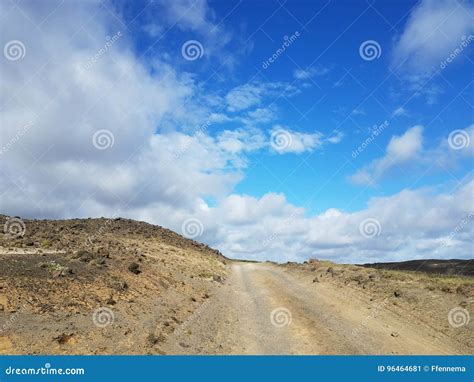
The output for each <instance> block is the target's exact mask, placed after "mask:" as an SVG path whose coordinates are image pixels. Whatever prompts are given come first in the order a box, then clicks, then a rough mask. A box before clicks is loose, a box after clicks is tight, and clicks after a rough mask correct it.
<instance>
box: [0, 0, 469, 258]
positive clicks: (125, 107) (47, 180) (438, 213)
mask: <svg viewBox="0 0 474 382" xmlns="http://www.w3.org/2000/svg"><path fill="white" fill-rule="evenodd" d="M173 3H174V2H173ZM6 4H7V3H5V2H1V3H0V8H1V9H0V10H1V11H2V13H5V12H4V9H3V7H5V6H7V5H6ZM199 4H201V3H197V6H198V7H199ZM19 6H20V7H21V11H19V10H18V9H17V8H16V7H12V8H10V9H9V12H8V18H5V19H4V20H3V21H4V23H3V24H2V27H1V29H2V43H3V44H4V43H5V41H9V40H12V39H17V40H21V41H22V42H23V43H24V44H25V46H26V47H27V53H26V56H25V57H24V59H22V60H20V61H16V62H13V61H8V60H1V61H0V70H1V73H2V82H1V85H0V86H1V90H0V94H1V97H2V98H1V99H0V105H1V109H2V129H1V133H0V134H1V135H0V137H1V152H0V155H1V166H0V195H1V197H0V211H1V212H2V213H6V214H11V215H20V216H23V217H33V218H70V217H97V216H117V215H118V216H124V217H130V218H134V219H139V220H145V221H148V222H151V223H156V224H160V225H163V226H166V227H169V228H172V229H174V230H176V231H177V232H180V231H181V226H182V224H183V222H184V221H185V220H186V219H189V218H196V219H199V220H200V221H201V222H202V224H203V227H204V231H203V234H202V236H200V237H198V238H197V239H198V240H201V241H204V242H206V243H208V244H210V245H212V246H215V247H217V248H219V249H221V250H222V251H223V252H224V253H225V254H226V255H228V256H232V257H246V258H257V259H272V260H279V261H284V260H304V259H306V258H308V257H311V256H315V257H320V258H327V259H332V260H338V261H348V262H360V261H371V260H397V259H406V258H413V257H416V256H418V257H453V252H454V251H455V255H456V257H464V258H467V257H469V256H470V255H471V251H472V244H471V243H470V241H469V238H470V237H472V235H471V234H472V228H471V226H470V225H468V226H466V227H464V228H463V229H464V230H463V231H462V232H457V233H456V235H455V237H454V238H452V240H451V241H450V242H449V243H450V244H449V245H444V244H443V243H444V241H443V238H444V237H446V236H449V235H450V232H452V231H453V230H454V229H455V228H456V225H457V224H458V222H459V221H460V220H461V219H462V218H463V216H464V215H465V214H466V213H468V212H470V209H471V203H470V197H472V193H473V191H474V190H473V187H474V186H473V182H469V183H467V184H465V185H464V186H463V187H461V188H459V189H457V190H454V191H453V192H445V193H442V194H434V193H432V192H430V190H415V191H410V190H406V191H403V192H401V193H399V194H397V195H394V196H391V197H385V198H376V199H372V200H371V201H370V203H369V204H368V206H367V208H365V209H363V210H361V211H358V212H351V213H349V212H344V211H341V210H336V209H330V210H327V211H325V212H324V213H321V214H319V215H316V216H312V217H309V216H308V212H307V211H306V210H305V209H304V208H301V207H298V206H295V205H293V204H291V203H289V202H288V201H287V200H286V197H285V195H283V194H278V193H271V192H270V193H267V194H264V195H262V196H261V197H254V196H250V195H238V194H236V193H235V187H236V185H237V184H238V183H239V182H240V181H241V180H242V178H243V177H244V171H245V168H246V165H247V160H248V158H247V156H246V155H247V154H248V153H249V152H253V151H256V150H261V149H263V148H265V149H268V148H270V147H271V146H270V144H271V143H270V139H269V138H270V137H269V134H268V133H267V134H265V133H264V132H262V131H261V130H260V129H257V128H254V127H252V126H245V127H239V128H236V129H234V130H224V131H221V132H218V133H216V132H215V131H214V130H213V127H214V124H217V123H225V122H229V121H232V120H233V118H234V116H232V117H229V116H228V115H226V114H223V113H222V112H221V111H219V110H216V109H215V105H219V103H220V101H221V100H220V99H219V97H218V96H213V95H207V96H206V97H200V94H201V93H202V92H201V91H200V90H201V89H200V88H199V86H198V84H196V83H195V80H194V79H193V78H192V77H191V76H189V75H186V74H183V73H179V72H178V71H177V69H176V68H174V67H170V66H169V65H167V64H166V63H165V62H162V61H160V60H159V59H155V60H152V62H150V63H146V62H144V61H142V60H140V59H139V58H138V57H136V55H135V53H134V49H133V47H132V44H131V41H130V39H131V37H130V36H128V35H127V31H125V30H121V35H119V38H117V39H114V40H113V44H112V43H111V42H112V39H110V38H108V37H107V36H109V37H110V36H115V35H116V34H117V33H118V32H119V31H120V30H118V29H117V28H120V25H121V24H120V23H117V20H116V19H115V17H114V16H112V15H111V14H110V13H109V12H108V11H107V10H106V9H104V8H103V7H102V6H101V3H100V2H93V1H89V2H82V3H79V2H65V3H62V4H61V8H60V9H58V11H57V12H52V10H53V9H51V7H52V6H53V5H52V4H51V3H49V2H48V3H40V2H31V3H21V4H19ZM91 14H94V15H95V17H94V18H93V19H90V15H91ZM48 15H49V16H48ZM46 16H48V17H49V18H48V22H47V23H44V24H43V25H42V28H41V29H42V30H41V33H39V32H38V30H36V29H34V28H33V27H32V26H31V27H26V26H25V25H27V26H30V25H32V24H30V23H29V22H27V21H26V19H25V18H30V19H31V20H32V21H34V22H36V23H39V22H41V21H42V20H43V19H44V17H46ZM206 17H207V16H206ZM84 20H89V22H88V24H87V28H88V30H87V32H88V33H83V32H84V31H83V29H82V23H83V22H84ZM206 20H209V19H206ZM189 23H190V25H192V27H193V28H200V27H201V25H202V23H201V21H199V20H194V19H191V20H189ZM193 23H194V24H193ZM203 28H204V27H203ZM91 36H92V37H93V38H91ZM256 88H257V89H260V90H256ZM283 89H286V85H285V86H283V85H282V84H276V85H275V84H269V85H262V84H259V83H257V84H252V85H248V86H247V87H245V85H243V86H242V87H240V88H237V90H236V89H234V90H236V91H234V92H233V93H232V92H231V93H229V94H231V95H230V96H229V95H228V97H226V99H227V102H228V103H229V104H228V105H229V110H230V109H233V110H236V111H237V110H245V113H246V117H247V118H255V119H266V120H270V119H271V118H272V117H271V115H270V114H271V113H267V112H266V110H265V109H264V107H263V106H261V105H260V103H261V102H262V100H263V99H264V98H265V97H267V96H268V95H275V96H276V95H278V94H279V92H280V91H282V90H283ZM244 93H246V94H250V100H251V101H250V102H249V101H246V99H245V97H244V96H242V94H244ZM290 93H291V89H290ZM252 95H253V97H252ZM259 105H260V106H259ZM247 113H248V114H247ZM280 127H281V126H280ZM98 133H100V134H103V136H102V138H105V139H101V140H98V139H97V134H98ZM289 133H290V137H291V140H292V143H291V144H290V146H289V147H290V148H289V152H294V153H298V152H308V151H311V150H317V149H319V148H321V147H322V145H324V144H325V143H337V142H339V141H340V140H341V139H342V133H340V132H337V131H335V132H333V134H331V135H329V136H326V135H324V134H322V133H318V132H315V133H312V134H307V133H300V132H296V131H293V130H291V129H289ZM420 134H421V132H420ZM416 137H417V134H416V131H415V130H414V131H412V132H411V133H408V132H407V134H405V135H404V136H401V137H397V138H394V139H393V140H392V141H391V142H390V144H389V147H388V148H387V154H386V155H387V157H391V158H398V157H400V158H402V159H403V160H408V158H411V157H412V156H413V155H416V152H417V150H418V148H419V146H420V145H421V143H419V144H417V143H416ZM99 148H100V149H99ZM366 219H376V220H377V221H378V222H379V224H380V227H381V230H380V232H379V233H378V235H376V236H374V237H372V238H368V237H366V236H364V235H362V234H361V229H360V225H361V223H362V222H363V221H365V220H366ZM426 248H429V251H428V250H426Z"/></svg>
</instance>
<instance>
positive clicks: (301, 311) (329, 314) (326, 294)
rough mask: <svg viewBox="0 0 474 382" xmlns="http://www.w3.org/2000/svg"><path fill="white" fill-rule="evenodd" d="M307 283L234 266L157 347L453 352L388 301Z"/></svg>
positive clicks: (274, 271) (265, 267) (455, 350)
mask: <svg viewBox="0 0 474 382" xmlns="http://www.w3.org/2000/svg"><path fill="white" fill-rule="evenodd" d="M370 300H371V299H370V297H369V296H367V295H365V294H364V293H361V292H360V291H359V292H358V291H355V290H353V289H351V288H336V287H334V285H331V284H329V283H313V281H312V279H311V277H310V276H308V277H305V276H301V275H300V274H295V273H294V272H291V271H289V270H286V269H284V268H283V267H278V266H275V265H272V264H266V263H234V264H232V265H231V275H230V277H229V278H228V280H227V281H226V283H225V285H224V286H223V287H222V288H220V292H219V293H218V294H217V295H216V296H214V297H213V298H212V299H210V300H209V301H208V302H206V303H204V304H203V305H201V307H200V308H198V309H197V310H196V311H195V312H194V313H193V314H192V315H191V316H190V317H189V318H188V319H187V320H186V321H185V322H184V323H183V324H182V325H181V326H180V327H179V328H178V329H177V330H176V331H175V333H174V335H172V336H171V337H170V338H169V339H168V341H167V343H166V344H164V347H163V350H164V351H166V352H167V353H185V354H459V353H461V352H462V351H463V350H462V349H461V347H460V345H459V343H457V342H456V340H455V339H453V338H450V337H448V336H447V335H445V334H444V333H442V332H441V331H439V330H436V329H435V328H433V327H432V326H429V325H428V324H426V323H423V322H422V321H421V320H419V319H417V318H416V317H414V316H412V315H410V312H403V313H402V314H401V313H400V312H399V311H397V309H395V308H394V307H393V306H392V304H391V303H390V302H389V301H382V302H380V301H379V302H373V301H370Z"/></svg>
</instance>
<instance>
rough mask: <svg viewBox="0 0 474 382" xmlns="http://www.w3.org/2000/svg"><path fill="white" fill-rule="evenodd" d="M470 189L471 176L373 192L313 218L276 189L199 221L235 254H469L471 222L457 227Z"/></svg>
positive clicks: (373, 257) (235, 199) (234, 200)
mask: <svg viewBox="0 0 474 382" xmlns="http://www.w3.org/2000/svg"><path fill="white" fill-rule="evenodd" d="M473 192H474V182H473V181H471V182H469V183H467V184H465V185H463V186H462V187H460V188H459V189H456V190H453V191H451V192H446V193H440V194H436V193H434V192H433V190H429V189H422V190H404V191H402V192H400V193H398V194H395V195H393V196H390V197H382V198H373V199H371V200H370V201H369V203H368V206H367V208H366V209H363V210H361V211H358V212H353V213H348V212H344V211H341V210H336V209H329V210H327V211H325V212H323V213H321V214H319V215H316V216H313V217H305V211H304V209H302V208H297V207H295V206H293V205H291V204H289V203H288V202H287V201H286V200H285V198H284V196H283V195H279V194H267V195H265V196H264V197H262V198H261V199H255V198H252V197H245V196H236V195H232V196H230V197H229V198H228V199H227V200H226V201H225V202H224V203H223V204H222V207H221V208H225V211H226V212H228V211H229V210H232V213H231V214H230V215H229V217H228V219H227V220H226V224H224V225H221V224H219V226H217V224H213V223H212V221H215V220H213V219H212V217H211V216H212V215H213V214H217V215H218V216H221V213H220V212H219V211H218V209H216V210H211V211H210V212H209V216H208V217H207V219H205V220H206V222H208V224H209V226H208V227H207V228H208V230H209V231H210V232H209V234H210V235H212V236H213V237H215V239H216V242H218V243H219V244H218V246H219V247H221V248H223V249H224V250H225V251H226V253H229V254H232V256H234V257H237V258H239V257H247V258H249V257H250V258H255V259H260V260H263V259H272V260H276V261H282V260H292V261H302V260H305V259H307V258H309V257H317V258H322V259H332V260H337V261H342V262H351V263H354V262H355V263H359V262H370V261H383V260H391V261H397V260H403V259H413V258H453V257H456V258H470V257H471V256H472V243H471V241H470V237H471V235H472V232H473V229H472V222H470V223H469V224H465V225H463V227H462V229H460V228H459V227H460V224H461V222H462V221H463V219H466V217H468V216H469V214H471V213H472V205H471V200H472V194H473ZM256 216H259V217H260V218H259V219H255V217H256ZM203 220H204V219H203ZM369 224H372V228H374V230H373V231H370V227H368V225H369ZM453 232H455V234H453ZM229 238H231V239H230V240H229ZM450 238H451V239H450Z"/></svg>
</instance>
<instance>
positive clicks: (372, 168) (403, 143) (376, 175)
mask: <svg viewBox="0 0 474 382" xmlns="http://www.w3.org/2000/svg"><path fill="white" fill-rule="evenodd" d="M422 132H423V127H422V126H414V127H412V128H410V129H408V130H407V131H406V132H405V133H404V134H403V135H401V136H393V137H392V139H391V140H390V142H389V143H388V146H387V149H386V152H385V155H384V156H383V157H382V158H379V159H375V160H374V161H372V162H371V163H369V164H368V165H367V166H365V167H364V168H362V169H361V170H359V171H357V172H356V173H355V174H354V175H352V176H351V178H350V179H351V180H352V181H353V182H354V183H356V184H371V183H374V182H376V181H377V180H379V179H380V178H381V177H382V176H383V175H384V174H385V173H386V172H387V171H388V170H390V169H391V168H392V167H394V166H397V165H400V164H403V163H407V162H408V161H411V160H413V159H415V158H417V157H418V156H419V154H420V153H421V150H422V148H423V135H422Z"/></svg>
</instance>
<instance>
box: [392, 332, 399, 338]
mask: <svg viewBox="0 0 474 382" xmlns="http://www.w3.org/2000/svg"><path fill="white" fill-rule="evenodd" d="M390 335H391V336H392V337H398V332H392V333H391V334H390Z"/></svg>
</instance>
